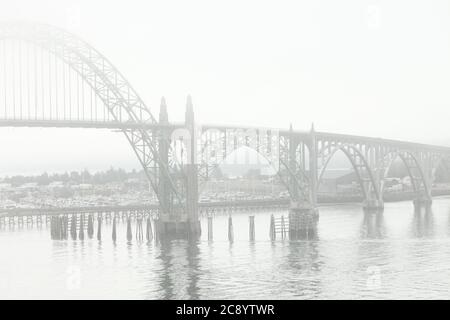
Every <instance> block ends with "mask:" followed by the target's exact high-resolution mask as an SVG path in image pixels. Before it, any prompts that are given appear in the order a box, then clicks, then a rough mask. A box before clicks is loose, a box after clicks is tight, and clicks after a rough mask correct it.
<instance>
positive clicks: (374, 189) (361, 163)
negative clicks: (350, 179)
mask: <svg viewBox="0 0 450 320" xmlns="http://www.w3.org/2000/svg"><path fill="white" fill-rule="evenodd" d="M338 151H342V152H343V153H344V155H345V156H346V157H347V159H348V160H349V161H350V163H351V165H352V167H353V169H354V170H355V173H356V176H357V180H358V183H359V185H360V187H361V191H362V192H363V197H364V199H365V200H381V199H380V192H379V187H378V185H377V183H376V180H375V175H374V174H373V171H372V168H370V166H369V163H368V162H367V160H366V158H365V157H364V155H363V153H362V152H361V151H360V150H358V148H356V147H355V146H353V145H350V144H341V145H337V146H334V147H332V149H331V151H330V152H329V153H328V154H327V155H324V156H325V161H324V163H323V165H322V167H321V168H320V169H319V176H318V183H317V186H318V187H319V186H320V184H321V183H322V181H323V175H324V173H325V171H326V169H327V167H328V164H329V163H330V161H331V159H332V158H333V157H334V155H335V154H336V153H337V152H338ZM363 171H366V173H367V177H363V173H364V172H363ZM365 182H366V183H365ZM372 193H373V197H372Z"/></svg>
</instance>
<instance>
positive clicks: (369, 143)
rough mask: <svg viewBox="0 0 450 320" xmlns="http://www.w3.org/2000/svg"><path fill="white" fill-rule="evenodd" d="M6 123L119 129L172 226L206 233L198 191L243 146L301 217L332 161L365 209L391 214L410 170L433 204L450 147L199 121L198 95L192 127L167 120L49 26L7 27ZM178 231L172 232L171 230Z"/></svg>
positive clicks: (1, 51) (88, 51) (0, 68)
mask: <svg viewBox="0 0 450 320" xmlns="http://www.w3.org/2000/svg"><path fill="white" fill-rule="evenodd" d="M0 126H3V127H6V126H12V127H68V128H110V129H118V130H120V131H122V132H123V134H124V135H125V137H126V139H127V140H128V142H129V144H130V146H131V148H132V150H133V151H134V153H135V154H136V157H137V158H138V160H139V162H140V164H141V165H142V168H143V170H144V172H145V174H146V176H147V178H148V180H149V183H150V185H151V187H152V189H153V190H154V192H155V194H156V195H157V198H158V200H159V204H160V208H161V211H162V215H161V223H162V224H163V226H164V228H163V229H167V230H168V229H170V228H175V229H178V228H181V229H184V230H187V231H189V232H193V233H198V232H199V231H200V230H199V224H198V218H197V212H198V194H199V190H201V187H202V185H204V183H205V182H206V181H208V179H209V178H210V177H211V175H212V174H213V172H214V170H215V168H217V166H218V165H219V164H220V163H221V162H222V161H224V160H225V159H226V158H227V156H229V155H230V154H231V153H232V152H234V151H236V150H237V149H239V148H242V147H248V148H251V149H254V150H255V151H256V152H257V153H258V154H260V155H261V156H263V157H264V158H265V159H267V161H268V162H269V163H270V164H271V165H272V166H273V167H274V169H275V172H276V173H277V175H278V177H279V179H280V181H281V182H282V183H283V184H284V185H285V186H286V189H287V190H288V192H289V195H290V198H291V207H292V210H293V211H294V212H300V213H304V212H315V208H316V204H317V190H318V186H319V185H320V183H321V181H322V179H323V175H324V172H325V170H326V168H327V165H328V164H329V162H330V160H331V159H332V158H333V157H334V156H335V154H336V153H337V152H342V153H343V154H344V155H345V156H346V157H347V158H348V160H349V161H350V163H351V164H352V166H353V168H354V170H355V172H356V176H357V180H358V183H359V185H360V188H361V191H362V194H363V197H364V207H366V208H368V209H382V208H383V192H384V189H385V181H386V178H387V174H388V172H389V169H390V168H391V166H392V164H393V162H394V161H395V160H396V159H401V161H402V162H403V163H404V165H405V166H406V168H407V172H408V175H409V176H410V178H411V182H412V186H413V189H414V192H415V194H416V199H415V203H416V204H419V203H429V204H430V203H431V187H432V184H433V181H434V174H435V171H436V169H437V167H438V166H439V165H441V164H444V167H446V168H447V167H448V165H450V148H448V147H442V146H432V145H425V144H419V143H412V142H404V141H395V140H388V139H380V138H370V137H362V136H353V135H343V134H334V133H325V132H317V131H315V130H314V128H311V130H310V131H294V130H293V129H292V127H290V128H289V129H284V130H279V129H274V128H251V127H234V126H227V125H199V124H198V123H196V122H195V119H194V111H193V105H192V101H191V99H190V97H188V101H187V105H186V117H185V122H184V123H173V122H169V118H168V113H167V107H166V103H165V101H164V99H162V101H161V105H160V108H159V115H158V117H156V116H155V114H154V112H152V111H151V109H150V108H148V107H147V105H146V104H145V103H144V102H143V100H142V99H141V98H140V97H139V95H138V94H137V92H136V91H135V90H134V89H133V88H132V86H131V85H130V84H129V82H128V81H127V80H126V79H125V77H124V76H123V75H122V74H121V73H120V72H119V71H118V70H117V69H116V68H115V67H114V65H113V64H112V63H111V62H110V61H109V60H108V59H106V58H105V57H104V56H103V55H102V54H101V53H100V52H98V51H97V50H96V49H94V48H93V47H92V46H91V45H89V44H88V43H86V42H85V41H83V40H81V39H80V38H78V37H77V36H75V35H73V34H71V33H69V32H67V31H64V30H61V29H59V28H55V27H53V26H49V25H45V24H33V23H25V22H20V23H17V22H14V23H2V24H0ZM168 232H169V231H168Z"/></svg>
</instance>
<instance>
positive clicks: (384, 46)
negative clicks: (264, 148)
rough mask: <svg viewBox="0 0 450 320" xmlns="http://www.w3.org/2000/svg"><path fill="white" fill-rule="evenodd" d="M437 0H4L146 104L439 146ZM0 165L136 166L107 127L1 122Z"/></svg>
mask: <svg viewBox="0 0 450 320" xmlns="http://www.w3.org/2000/svg"><path fill="white" fill-rule="evenodd" d="M449 15H450V2H449V1H438V0H435V1H411V0H409V1H398V0H391V1H364V0H355V1H333V0H327V1H318V0H312V1H299V0H297V1H282V0H277V1H264V0H254V1H244V0H240V1H235V0H227V1H214V0H202V1H199V0H194V1H173V0H165V1H158V2H156V1H130V0H128V1H115V3H112V1H93V0H90V1H64V0H57V1H56V0H55V1H48V0H47V1H45V0H44V1H17V0H16V1H6V0H0V19H1V20H33V21H39V22H46V23H50V24H53V25H56V26H60V27H63V28H66V29H68V30H70V31H72V32H74V33H76V34H78V35H79V36H80V37H82V38H83V39H85V40H86V41H88V42H89V43H91V44H92V45H93V46H94V47H96V48H97V49H98V50H99V51H100V52H102V53H103V54H104V55H105V56H106V57H108V58H109V59H110V60H111V61H112V63H113V64H114V65H115V66H116V67H117V68H118V69H119V70H120V71H121V72H122V73H123V74H124V75H125V77H126V78H127V79H128V80H129V81H130V83H131V84H132V85H133V86H134V88H135V89H136V90H137V91H138V93H139V94H140V95H141V97H142V98H143V100H144V101H145V102H146V103H147V104H148V105H149V107H150V108H151V109H152V110H154V113H155V115H156V114H157V112H158V105H159V100H160V97H161V96H165V97H166V99H167V103H168V107H169V116H170V118H171V119H173V120H177V121H179V120H182V119H183V116H184V105H185V99H186V95H187V94H191V95H192V97H193V102H194V107H195V113H196V117H197V120H198V121H199V122H207V123H230V124H247V125H253V126H270V127H285V128H288V127H289V123H292V124H293V126H294V128H295V129H299V130H306V129H309V127H310V125H311V122H314V124H315V127H316V129H317V130H320V131H331V132H340V133H349V134H359V135H369V136H376V137H386V138H392V139H403V140H411V141H417V142H427V143H435V144H446V145H450V94H449V88H450V19H449V17H450V16H449ZM0 150H2V152H1V157H0V174H5V173H19V172H21V173H30V172H40V171H43V170H50V171H55V170H56V171H61V170H67V169H84V168H88V169H91V170H98V169H107V168H108V167H109V166H115V167H118V166H122V167H125V168H139V164H138V162H137V160H136V159H135V157H134V155H133V153H132V151H131V148H130V147H129V146H128V145H127V142H126V141H125V138H124V137H123V136H122V135H120V134H119V133H111V132H108V131H102V130H99V131H95V130H94V131H85V130H84V131H83V130H73V129H72V130H69V129H67V130H65V129H64V130H61V129H21V128H19V129H10V128H7V129H5V128H4V129H0Z"/></svg>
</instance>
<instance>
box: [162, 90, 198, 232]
mask: <svg viewBox="0 0 450 320" xmlns="http://www.w3.org/2000/svg"><path fill="white" fill-rule="evenodd" d="M164 121H167V123H168V117H167V110H166V106H165V102H164V101H162V104H161V112H160V122H163V123H164ZM186 128H187V129H188V130H189V133H190V137H189V139H190V141H188V142H187V143H186V147H187V155H188V159H187V164H185V165H184V166H183V170H184V176H185V177H184V178H185V179H186V181H185V182H186V190H185V192H186V193H185V200H186V203H185V206H184V207H183V208H174V207H172V208H171V211H170V212H164V213H162V214H161V215H160V218H159V221H158V225H157V228H158V235H159V236H160V237H161V238H191V239H192V238H194V239H195V238H198V237H199V236H200V233H201V227H200V220H199V218H198V167H197V159H196V152H197V137H196V131H195V123H194V111H193V106H192V100H191V97H190V96H188V99H187V103H186ZM163 151H165V152H166V154H167V160H168V148H167V151H166V150H165V149H164V150H163ZM164 160H166V158H164ZM167 164H168V161H167ZM162 184H163V183H162ZM160 192H161V190H160ZM164 192H166V195H162V197H161V198H162V199H165V198H166V197H167V194H169V195H170V190H168V186H166V187H165V190H164ZM167 200H168V201H169V203H171V199H167Z"/></svg>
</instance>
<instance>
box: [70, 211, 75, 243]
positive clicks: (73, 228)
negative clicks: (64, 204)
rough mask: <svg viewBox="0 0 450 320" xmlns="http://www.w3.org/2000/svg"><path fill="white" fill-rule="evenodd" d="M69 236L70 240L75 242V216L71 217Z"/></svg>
mask: <svg viewBox="0 0 450 320" xmlns="http://www.w3.org/2000/svg"><path fill="white" fill-rule="evenodd" d="M70 235H71V237H72V240H77V216H76V215H75V214H73V215H72V221H71V223H70Z"/></svg>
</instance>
